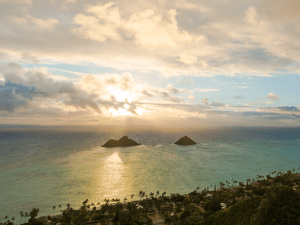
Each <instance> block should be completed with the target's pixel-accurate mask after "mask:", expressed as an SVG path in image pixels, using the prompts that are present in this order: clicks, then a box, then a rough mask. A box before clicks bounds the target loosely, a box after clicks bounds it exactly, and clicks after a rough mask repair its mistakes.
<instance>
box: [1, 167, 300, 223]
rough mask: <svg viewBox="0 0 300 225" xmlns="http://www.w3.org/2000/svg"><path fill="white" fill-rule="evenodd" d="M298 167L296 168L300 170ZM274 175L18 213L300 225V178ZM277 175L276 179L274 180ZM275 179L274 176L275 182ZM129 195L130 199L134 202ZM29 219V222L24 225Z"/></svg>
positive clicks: (72, 218)
mask: <svg viewBox="0 0 300 225" xmlns="http://www.w3.org/2000/svg"><path fill="white" fill-rule="evenodd" d="M299 169H300V167H299V168H298V170H299ZM276 173H277V172H276V171H274V172H272V173H270V174H268V175H267V176H266V177H265V178H264V176H261V175H257V178H256V179H252V180H250V179H247V183H246V184H244V183H242V182H239V185H237V181H234V180H232V182H231V183H230V182H228V181H226V182H225V184H224V183H222V182H221V183H220V188H218V189H217V188H216V186H215V187H214V190H213V191H209V190H208V188H207V189H206V188H205V189H204V190H202V191H199V187H198V188H196V189H197V190H194V191H193V192H191V193H189V194H187V195H180V194H171V195H170V196H167V195H166V192H163V193H161V194H160V192H159V191H157V192H156V194H154V193H153V192H151V193H149V195H147V194H146V193H145V192H144V191H140V192H139V197H140V200H139V201H132V200H131V201H130V202H126V200H127V198H124V203H120V199H117V198H116V199H111V200H109V199H104V202H105V204H102V205H101V204H100V202H98V203H97V204H94V203H91V204H89V200H88V199H86V200H85V201H83V203H82V206H81V207H80V208H79V209H78V210H74V209H73V208H72V207H71V206H70V204H67V206H66V209H65V210H62V214H61V215H56V216H54V214H55V210H56V209H58V208H61V207H62V206H61V205H59V206H57V207H56V206H53V208H52V210H53V215H52V216H50V215H49V216H47V217H40V218H37V216H38V213H39V209H37V208H33V209H32V210H31V211H30V213H27V212H26V213H24V212H23V211H21V212H20V217H21V218H20V219H21V221H22V222H21V224H24V225H55V224H56V223H61V224H62V225H71V224H74V225H82V224H86V225H97V224H98V223H101V225H103V224H118V225H130V224H131V225H132V224H137V225H141V224H149V225H150V224H153V223H154V222H159V221H164V222H165V223H166V224H168V225H170V224H183V225H189V224H190V225H196V224H198V225H216V224H229V225H231V224H232V225H242V224H249V225H265V224H266V225H268V224H271V225H273V224H274V225H275V224H291V225H293V224H300V188H299V189H298V186H300V174H299V173H295V170H294V169H293V172H291V171H287V173H282V172H281V171H279V172H278V173H277V174H276ZM274 174H276V175H274ZM272 175H274V176H273V177H272ZM133 196H134V195H133V194H132V195H131V199H132V198H133ZM26 217H29V218H28V219H27V222H25V221H24V219H26ZM2 220H3V218H1V217H0V225H14V220H15V218H14V217H12V218H9V217H8V216H5V217H4V221H2Z"/></svg>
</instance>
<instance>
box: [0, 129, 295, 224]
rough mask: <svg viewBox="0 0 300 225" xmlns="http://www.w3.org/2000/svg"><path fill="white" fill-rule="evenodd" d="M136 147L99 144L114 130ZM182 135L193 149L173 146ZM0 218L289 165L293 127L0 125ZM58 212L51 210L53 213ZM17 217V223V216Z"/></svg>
mask: <svg viewBox="0 0 300 225" xmlns="http://www.w3.org/2000/svg"><path fill="white" fill-rule="evenodd" d="M125 134H126V135H128V136H129V138H132V139H134V140H136V141H137V142H139V143H142V144H143V145H141V146H138V147H127V148H112V149H111V148H102V147H100V146H101V145H103V144H104V143H105V141H106V140H108V139H111V138H115V139H119V138H121V137H122V135H125ZM184 135H188V136H189V137H190V138H192V139H193V140H194V141H196V142H197V143H198V145H196V146H176V145H174V144H173V143H174V142H175V141H177V140H178V139H179V138H180V137H182V136H184ZM0 137H1V138H0V165H1V166H0V202H1V203H2V204H1V205H0V216H1V218H3V217H4V216H5V215H8V216H9V217H12V216H15V217H16V218H17V219H19V218H20V216H19V212H20V211H27V212H29V211H30V210H31V208H33V207H38V208H39V209H40V213H39V216H42V215H52V214H53V213H54V211H53V210H52V207H53V206H56V207H57V206H58V205H59V204H61V205H62V206H63V208H65V206H66V204H67V203H70V204H71V206H72V207H73V208H79V206H80V205H81V203H82V202H83V201H84V200H85V199H86V198H88V199H89V202H90V203H92V202H93V203H97V202H100V203H102V204H103V203H104V201H103V200H104V198H109V199H112V198H121V199H122V200H123V199H124V197H126V198H127V199H129V200H131V197H130V196H131V194H134V195H135V196H134V198H133V199H139V196H138V195H139V194H138V193H139V191H141V190H142V191H145V192H146V194H149V193H150V192H151V191H152V192H154V193H156V191H157V190H159V191H160V193H162V192H163V191H166V193H167V194H171V193H181V194H183V193H189V192H191V191H193V190H195V189H196V187H198V186H199V187H200V189H204V188H207V187H209V188H211V189H213V186H214V185H217V186H219V183H220V182H224V183H225V181H226V180H228V181H231V179H234V180H237V181H240V182H244V181H246V179H247V178H251V179H252V178H254V177H256V175H257V174H259V175H267V174H268V173H270V172H272V171H278V170H280V169H282V170H283V171H287V170H289V169H292V168H295V169H297V168H298V167H299V166H300V165H299V160H300V154H299V150H300V138H299V137H300V129H299V128H286V129H282V128H281V129H255V128H226V129H225V128H224V129H219V130H203V131H197V132H196V131H195V132H185V133H175V134H172V133H155V132H123V133H122V134H121V133H118V134H116V133H103V132H59V131H32V130H27V131H18V130H14V131H10V132H8V131H7V130H5V129H2V130H0ZM59 211H60V209H59V210H57V209H56V211H55V213H56V214H57V213H58V212H59ZM17 221H18V220H17Z"/></svg>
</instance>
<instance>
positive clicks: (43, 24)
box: [26, 14, 58, 30]
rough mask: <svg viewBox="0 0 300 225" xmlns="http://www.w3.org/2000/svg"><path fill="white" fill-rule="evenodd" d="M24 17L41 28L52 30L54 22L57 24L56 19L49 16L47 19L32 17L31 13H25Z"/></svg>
mask: <svg viewBox="0 0 300 225" xmlns="http://www.w3.org/2000/svg"><path fill="white" fill-rule="evenodd" d="M26 19H27V20H29V21H31V22H32V23H33V24H35V25H37V26H39V27H40V28H42V29H46V30H52V29H53V28H54V26H55V25H56V24H58V21H57V20H56V19H53V18H49V19H47V20H42V19H39V18H36V17H34V16H33V15H31V14H27V15H26Z"/></svg>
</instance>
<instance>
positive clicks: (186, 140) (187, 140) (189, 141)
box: [174, 136, 197, 145]
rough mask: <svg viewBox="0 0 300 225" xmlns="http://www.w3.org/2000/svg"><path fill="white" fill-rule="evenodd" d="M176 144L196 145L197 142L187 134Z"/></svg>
mask: <svg viewBox="0 0 300 225" xmlns="http://www.w3.org/2000/svg"><path fill="white" fill-rule="evenodd" d="M174 144H176V145H196V144H197V143H196V142H194V141H193V140H192V139H190V138H189V137H187V136H184V137H182V138H180V139H179V140H178V141H177V142H175V143H174Z"/></svg>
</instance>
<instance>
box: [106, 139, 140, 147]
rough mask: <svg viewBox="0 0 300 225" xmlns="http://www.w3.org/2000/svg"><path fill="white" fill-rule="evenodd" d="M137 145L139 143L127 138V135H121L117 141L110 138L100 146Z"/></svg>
mask: <svg viewBox="0 0 300 225" xmlns="http://www.w3.org/2000/svg"><path fill="white" fill-rule="evenodd" d="M138 145H141V144H138V143H137V142H135V141H134V140H132V139H129V138H128V137H127V136H123V137H122V138H121V139H120V140H118V141H116V140H114V139H110V140H108V141H107V142H106V143H105V144H104V145H102V146H101V147H107V148H112V147H129V146H138Z"/></svg>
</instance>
